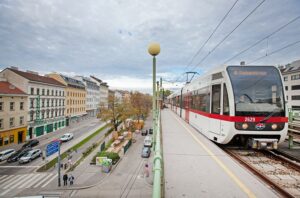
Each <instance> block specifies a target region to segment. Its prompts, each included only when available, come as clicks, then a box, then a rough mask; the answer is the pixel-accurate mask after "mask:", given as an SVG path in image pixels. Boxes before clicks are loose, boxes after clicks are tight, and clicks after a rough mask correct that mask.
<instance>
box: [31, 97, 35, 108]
mask: <svg viewBox="0 0 300 198" xmlns="http://www.w3.org/2000/svg"><path fill="white" fill-rule="evenodd" d="M33 107H34V99H33V98H31V99H30V108H33Z"/></svg>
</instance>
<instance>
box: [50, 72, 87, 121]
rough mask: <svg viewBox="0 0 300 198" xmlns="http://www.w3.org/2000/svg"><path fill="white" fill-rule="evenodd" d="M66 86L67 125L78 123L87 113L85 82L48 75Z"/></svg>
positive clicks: (55, 74)
mask: <svg viewBox="0 0 300 198" xmlns="http://www.w3.org/2000/svg"><path fill="white" fill-rule="evenodd" d="M47 76H49V77H50V78H53V79H55V80H57V81H59V82H60V83H62V84H64V85H65V92H66V108H65V115H66V123H67V125H69V124H70V123H72V122H78V121H79V120H80V119H82V117H84V116H85V115H86V114H87V113H86V88H85V85H84V84H83V82H81V81H80V80H77V79H75V78H72V77H68V76H65V75H62V74H58V73H51V74H47Z"/></svg>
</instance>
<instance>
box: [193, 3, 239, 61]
mask: <svg viewBox="0 0 300 198" xmlns="http://www.w3.org/2000/svg"><path fill="white" fill-rule="evenodd" d="M238 1H239V0H236V1H235V2H234V3H233V5H232V6H231V8H230V9H229V10H228V11H227V13H226V14H225V15H224V17H223V18H222V19H221V21H220V22H219V23H218V25H217V26H216V27H215V29H214V31H213V32H212V33H211V34H210V35H209V37H208V39H207V40H206V41H205V42H204V43H203V44H202V46H201V47H200V49H199V50H198V51H197V52H196V54H195V55H194V56H193V57H192V59H191V61H190V62H189V63H188V65H187V67H188V66H190V65H191V64H192V62H193V61H194V59H195V58H196V57H197V56H198V55H199V54H200V52H201V51H202V49H203V48H204V46H205V45H206V44H207V43H208V41H209V40H210V39H211V37H212V36H213V35H214V34H215V32H216V31H217V29H218V28H219V27H220V26H221V24H222V23H223V22H224V20H225V19H226V17H227V16H228V15H229V13H230V12H231V10H232V9H233V8H234V6H235V5H236V3H237V2H238Z"/></svg>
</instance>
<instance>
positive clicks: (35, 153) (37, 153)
mask: <svg viewBox="0 0 300 198" xmlns="http://www.w3.org/2000/svg"><path fill="white" fill-rule="evenodd" d="M41 156H42V151H41V149H33V150H31V151H28V152H27V153H26V154H25V155H23V156H22V157H21V158H20V159H19V163H20V164H23V163H26V162H30V161H32V160H34V159H35V158H38V157H41Z"/></svg>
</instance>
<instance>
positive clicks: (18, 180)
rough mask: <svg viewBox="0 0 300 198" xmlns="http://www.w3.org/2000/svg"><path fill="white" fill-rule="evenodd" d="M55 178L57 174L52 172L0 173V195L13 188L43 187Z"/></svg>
mask: <svg viewBox="0 0 300 198" xmlns="http://www.w3.org/2000/svg"><path fill="white" fill-rule="evenodd" d="M55 178H57V174H54V173H31V174H23V175H0V197H2V196H4V195H6V194H7V193H9V191H11V190H15V189H26V188H44V187H46V186H47V185H48V184H50V183H51V182H52V181H53V180H54V179H55Z"/></svg>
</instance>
